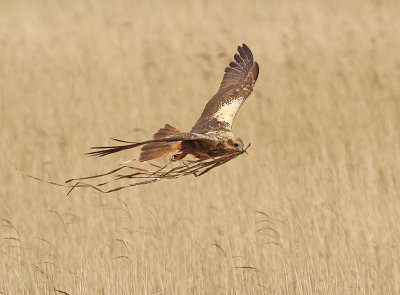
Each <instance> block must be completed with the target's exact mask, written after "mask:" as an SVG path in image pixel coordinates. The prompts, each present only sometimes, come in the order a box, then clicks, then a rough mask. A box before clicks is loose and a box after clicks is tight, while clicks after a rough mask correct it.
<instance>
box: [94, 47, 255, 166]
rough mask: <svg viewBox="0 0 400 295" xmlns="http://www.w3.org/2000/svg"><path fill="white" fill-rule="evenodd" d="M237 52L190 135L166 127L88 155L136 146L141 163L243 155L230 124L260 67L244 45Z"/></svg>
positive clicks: (100, 148)
mask: <svg viewBox="0 0 400 295" xmlns="http://www.w3.org/2000/svg"><path fill="white" fill-rule="evenodd" d="M237 50H238V53H236V54H235V55H234V61H231V62H230V63H229V66H228V67H226V68H225V74H224V77H223V79H222V82H221V85H220V87H219V89H218V91H217V93H216V94H215V95H214V96H213V97H212V98H211V100H210V101H209V102H208V103H207V104H206V106H205V108H204V110H203V113H202V114H201V116H200V118H199V119H198V120H197V122H196V123H195V124H194V126H193V128H192V130H191V131H190V132H181V131H180V130H178V129H176V128H175V127H172V126H171V125H169V124H165V126H164V127H163V128H161V129H160V130H158V132H156V133H155V134H154V135H153V139H151V140H147V141H142V142H128V141H122V140H118V139H114V140H116V141H118V142H122V143H124V144H123V145H117V146H108V147H92V149H95V151H92V152H89V153H88V155H90V156H97V157H102V156H106V155H109V154H113V153H116V152H120V151H123V150H127V149H131V148H135V147H138V146H142V148H141V153H140V158H139V160H140V161H142V162H144V161H150V160H153V159H156V158H159V157H162V156H166V155H169V154H173V155H172V157H171V159H170V160H171V161H178V160H181V159H183V158H184V157H185V156H186V155H189V154H190V155H193V156H194V157H195V158H197V159H198V160H200V161H202V160H207V159H215V158H221V157H225V156H229V157H230V156H232V155H239V154H242V153H244V152H245V151H246V149H245V147H244V145H243V141H242V140H241V139H240V137H239V136H237V135H235V134H234V133H233V131H232V124H233V121H234V119H235V116H236V113H237V111H238V110H239V108H240V107H241V105H242V104H243V103H244V101H245V100H246V98H247V97H248V96H249V95H250V94H251V92H252V91H253V87H254V84H255V82H256V80H257V77H258V73H259V67H258V64H257V62H256V61H254V59H253V54H252V52H251V50H250V49H249V47H247V45H246V44H243V45H242V46H238V48H237ZM207 171H208V170H207Z"/></svg>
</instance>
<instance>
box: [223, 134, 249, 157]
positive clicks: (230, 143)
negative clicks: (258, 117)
mask: <svg viewBox="0 0 400 295" xmlns="http://www.w3.org/2000/svg"><path fill="white" fill-rule="evenodd" d="M247 147H248V146H247ZM247 147H246V148H244V144H243V140H242V139H241V138H240V137H239V136H236V135H234V134H232V135H231V136H229V137H228V140H227V148H229V149H230V150H232V151H234V152H239V153H241V154H242V153H247V152H246V150H247Z"/></svg>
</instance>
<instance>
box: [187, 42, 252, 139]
mask: <svg viewBox="0 0 400 295" xmlns="http://www.w3.org/2000/svg"><path fill="white" fill-rule="evenodd" d="M238 52H239V54H237V53H236V54H235V55H234V59H235V61H232V62H230V63H229V66H228V67H226V68H225V74H224V78H223V79H222V82H221V85H220V87H219V89H218V92H217V93H216V94H215V95H214V96H213V97H212V98H211V100H210V101H209V102H208V103H207V105H206V106H205V108H204V111H203V113H202V114H201V116H200V118H199V119H198V121H197V122H196V124H195V125H194V126H193V128H192V131H193V132H198V133H205V132H208V131H211V130H219V129H222V130H232V124H233V120H234V119H235V115H236V113H237V111H238V110H239V108H240V106H241V105H242V104H243V102H244V101H245V100H246V98H247V97H248V96H249V95H250V93H251V92H252V91H253V87H254V84H255V82H256V80H257V77H258V73H259V67H258V64H257V62H255V61H254V60H253V54H252V52H251V50H250V49H249V47H247V46H246V44H243V45H242V46H238Z"/></svg>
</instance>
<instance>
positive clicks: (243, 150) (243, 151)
mask: <svg viewBox="0 0 400 295" xmlns="http://www.w3.org/2000/svg"><path fill="white" fill-rule="evenodd" d="M249 146H250V143H249V144H248V145H247V147H246V148H245V149H244V148H242V150H241V151H240V153H241V154H243V153H246V154H249V153H248V152H247V149H248V148H249Z"/></svg>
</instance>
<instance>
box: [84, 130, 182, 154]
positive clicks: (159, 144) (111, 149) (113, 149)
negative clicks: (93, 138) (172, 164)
mask: <svg viewBox="0 0 400 295" xmlns="http://www.w3.org/2000/svg"><path fill="white" fill-rule="evenodd" d="M182 139H183V137H182V134H181V132H180V131H179V130H178V129H176V128H174V127H172V126H171V125H168V124H165V126H164V128H161V129H160V130H158V131H157V132H156V133H155V134H154V135H153V139H151V140H147V141H142V142H131V141H125V140H120V139H115V138H113V140H115V141H118V142H122V143H124V144H123V145H116V146H105V147H104V146H99V147H92V149H95V151H93V152H89V153H87V155H89V156H93V157H103V156H107V155H110V154H114V153H117V152H120V151H124V150H127V149H131V148H135V147H138V146H143V147H142V151H141V154H140V158H139V160H140V161H142V162H143V161H149V160H152V159H155V158H158V157H162V156H165V155H168V154H170V153H172V152H175V151H178V150H180V148H181V141H182Z"/></svg>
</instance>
